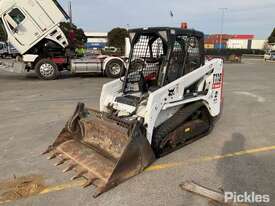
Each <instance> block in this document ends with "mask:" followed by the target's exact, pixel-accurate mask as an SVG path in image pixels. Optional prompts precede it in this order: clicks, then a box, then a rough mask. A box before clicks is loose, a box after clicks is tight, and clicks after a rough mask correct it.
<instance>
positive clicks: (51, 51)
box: [0, 0, 125, 80]
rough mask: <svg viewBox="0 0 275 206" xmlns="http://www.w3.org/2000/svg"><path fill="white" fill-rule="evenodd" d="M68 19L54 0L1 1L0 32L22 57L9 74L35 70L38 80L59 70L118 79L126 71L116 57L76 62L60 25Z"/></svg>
mask: <svg viewBox="0 0 275 206" xmlns="http://www.w3.org/2000/svg"><path fill="white" fill-rule="evenodd" d="M68 19H69V17H68V15H67V14H66V12H65V11H64V10H63V9H62V7H61V6H60V5H59V4H58V2H57V1H56V0H1V1H0V29H1V31H2V32H1V33H2V34H5V37H6V40H7V41H8V42H10V43H11V44H12V45H13V46H14V47H15V48H16V49H17V51H18V52H19V54H20V57H21V58H17V59H18V60H20V61H19V62H18V61H17V62H16V63H15V64H14V65H18V68H12V69H11V71H16V72H18V73H21V72H24V71H31V70H34V71H35V72H36V74H37V75H38V77H39V78H41V79H43V80H53V79H56V78H57V77H58V76H59V72H60V71H62V70H69V71H71V72H72V73H101V74H106V75H107V76H109V77H113V78H118V77H120V76H122V75H123V74H124V72H125V62H124V60H123V59H122V58H119V57H110V56H106V57H104V58H103V57H96V58H93V59H85V58H84V59H77V58H76V55H75V50H74V48H73V46H72V45H71V44H70V41H69V38H68V37H67V36H66V35H65V34H64V32H63V31H62V27H61V26H60V24H61V23H62V22H64V21H66V20H68Z"/></svg>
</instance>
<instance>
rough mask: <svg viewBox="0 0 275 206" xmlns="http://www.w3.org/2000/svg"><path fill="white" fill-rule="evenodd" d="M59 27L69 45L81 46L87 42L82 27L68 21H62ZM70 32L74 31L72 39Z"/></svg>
mask: <svg viewBox="0 0 275 206" xmlns="http://www.w3.org/2000/svg"><path fill="white" fill-rule="evenodd" d="M60 28H61V29H62V31H63V32H64V34H65V35H66V37H67V39H68V40H69V43H70V45H71V47H74V48H80V47H83V46H84V44H85V43H86V42H87V37H86V36H85V33H84V31H83V29H81V28H77V26H76V25H74V24H72V25H71V24H70V23H69V22H62V23H61V24H60ZM72 32H73V33H74V38H73V39H72V37H71V36H72V35H71V33H72Z"/></svg>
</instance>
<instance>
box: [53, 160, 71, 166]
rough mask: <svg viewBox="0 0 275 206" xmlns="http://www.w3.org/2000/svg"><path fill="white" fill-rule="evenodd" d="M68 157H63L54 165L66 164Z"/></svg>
mask: <svg viewBox="0 0 275 206" xmlns="http://www.w3.org/2000/svg"><path fill="white" fill-rule="evenodd" d="M67 160H68V159H62V160H60V161H59V162H57V163H55V164H54V166H59V165H62V164H64V163H65V162H66V161H67Z"/></svg>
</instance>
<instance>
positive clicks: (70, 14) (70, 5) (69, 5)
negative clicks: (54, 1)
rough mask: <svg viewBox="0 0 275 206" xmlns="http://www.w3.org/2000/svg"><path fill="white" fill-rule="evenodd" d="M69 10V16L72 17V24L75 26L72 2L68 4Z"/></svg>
mask: <svg viewBox="0 0 275 206" xmlns="http://www.w3.org/2000/svg"><path fill="white" fill-rule="evenodd" d="M68 10H69V16H70V24H71V26H72V25H73V10H72V1H69V2H68Z"/></svg>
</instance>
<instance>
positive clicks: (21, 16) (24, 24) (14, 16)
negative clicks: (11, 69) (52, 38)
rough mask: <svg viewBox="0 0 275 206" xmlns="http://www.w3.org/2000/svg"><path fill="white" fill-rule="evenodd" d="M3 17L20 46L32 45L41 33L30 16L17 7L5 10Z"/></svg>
mask: <svg viewBox="0 0 275 206" xmlns="http://www.w3.org/2000/svg"><path fill="white" fill-rule="evenodd" d="M4 18H5V21H6V23H7V25H8V27H9V29H10V31H11V32H12V34H13V36H14V38H15V39H16V40H17V41H18V43H19V44H21V46H30V45H32V43H33V42H35V41H36V40H37V39H38V38H39V37H40V35H41V34H42V31H41V29H39V27H38V25H37V24H35V22H34V21H33V20H32V18H31V17H30V16H28V14H27V13H26V12H24V11H22V10H21V9H19V8H17V7H14V8H13V9H11V10H10V11H9V12H7V13H6V14H5V16H4Z"/></svg>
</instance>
